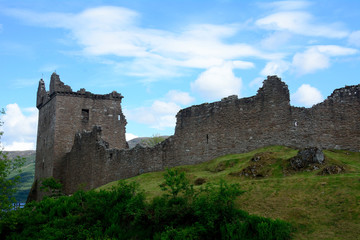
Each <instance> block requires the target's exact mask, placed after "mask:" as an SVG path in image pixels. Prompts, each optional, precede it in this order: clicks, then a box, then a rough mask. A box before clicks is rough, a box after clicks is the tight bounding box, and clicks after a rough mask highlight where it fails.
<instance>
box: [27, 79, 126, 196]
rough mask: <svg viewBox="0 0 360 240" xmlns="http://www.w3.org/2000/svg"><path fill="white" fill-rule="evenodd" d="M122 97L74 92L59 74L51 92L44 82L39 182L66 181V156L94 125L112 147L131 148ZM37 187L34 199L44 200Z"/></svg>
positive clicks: (40, 104) (40, 97) (39, 101)
mask: <svg viewBox="0 0 360 240" xmlns="http://www.w3.org/2000/svg"><path fill="white" fill-rule="evenodd" d="M122 98H123V97H122V96H121V95H120V94H119V93H117V92H112V93H110V94H106V95H97V94H92V93H90V92H87V91H85V89H81V90H80V91H77V92H73V91H72V90H71V88H70V87H69V86H67V85H65V84H64V83H63V82H61V81H60V78H59V76H58V75H57V74H55V73H54V74H52V76H51V81H50V90H49V91H48V92H47V91H46V89H45V84H44V81H43V80H40V82H39V88H38V94H37V107H38V109H39V123H38V139H37V154H36V166H35V182H39V181H38V180H40V179H42V178H48V177H54V178H56V179H59V180H60V181H61V182H64V181H65V179H64V176H65V175H64V174H65V173H64V171H65V167H66V166H65V161H64V156H65V154H66V153H67V152H69V151H70V150H71V148H72V145H73V143H74V137H75V134H76V133H78V132H81V131H89V130H91V129H92V128H93V126H94V125H97V126H101V127H102V129H103V130H102V131H103V134H104V135H103V138H104V140H105V141H107V142H108V144H109V146H110V147H111V148H118V149H125V148H127V143H126V139H125V126H126V119H125V116H124V114H123V113H122V109H121V100H122ZM34 188H36V189H33V190H35V192H34V194H33V195H34V196H33V198H35V199H39V198H42V196H40V195H39V194H38V193H36V192H39V191H38V190H39V189H38V186H37V187H36V186H34ZM36 190H37V191H36Z"/></svg>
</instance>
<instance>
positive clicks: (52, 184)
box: [40, 177, 63, 198]
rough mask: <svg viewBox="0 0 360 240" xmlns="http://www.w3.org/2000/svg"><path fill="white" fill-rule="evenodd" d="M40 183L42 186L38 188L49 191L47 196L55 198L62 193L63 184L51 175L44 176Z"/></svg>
mask: <svg viewBox="0 0 360 240" xmlns="http://www.w3.org/2000/svg"><path fill="white" fill-rule="evenodd" d="M41 184H42V186H41V187H40V189H41V190H42V191H45V192H47V193H49V197H54V198H56V197H60V196H62V195H63V193H62V188H63V185H62V184H61V183H60V182H59V181H58V180H56V179H55V178H53V177H50V178H44V179H42V181H41Z"/></svg>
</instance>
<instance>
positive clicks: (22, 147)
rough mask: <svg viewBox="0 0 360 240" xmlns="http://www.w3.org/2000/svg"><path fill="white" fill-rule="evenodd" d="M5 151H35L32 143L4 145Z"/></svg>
mask: <svg viewBox="0 0 360 240" xmlns="http://www.w3.org/2000/svg"><path fill="white" fill-rule="evenodd" d="M4 150H5V151H25V150H35V143H34V142H16V141H15V142H12V143H11V144H10V145H6V146H5V148H4Z"/></svg>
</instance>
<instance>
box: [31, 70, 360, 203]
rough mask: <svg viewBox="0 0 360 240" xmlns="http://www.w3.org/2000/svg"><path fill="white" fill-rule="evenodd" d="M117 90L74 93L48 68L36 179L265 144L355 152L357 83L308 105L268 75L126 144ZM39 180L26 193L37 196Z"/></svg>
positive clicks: (103, 174) (144, 168) (92, 178)
mask: <svg viewBox="0 0 360 240" xmlns="http://www.w3.org/2000/svg"><path fill="white" fill-rule="evenodd" d="M121 99H122V96H121V95H120V94H118V93H116V92H113V93H111V94H108V95H95V94H92V93H89V92H86V91H85V90H80V91H78V92H73V91H72V90H71V88H70V87H69V86H66V85H64V84H63V83H62V82H61V81H60V79H59V76H58V75H56V74H53V75H52V77H51V83H50V92H46V90H45V87H44V82H43V81H42V80H40V83H39V89H38V100H37V107H38V108H39V110H40V111H39V127H38V140H37V153H36V173H35V184H34V186H35V185H36V183H37V184H39V182H40V180H41V178H44V177H50V176H53V177H54V178H56V179H59V180H60V181H61V182H62V183H63V184H64V191H65V193H66V194H71V193H73V192H75V191H76V190H78V188H79V186H82V187H83V188H84V189H85V190H87V189H92V188H96V187H98V186H101V185H103V184H106V183H108V182H111V181H115V180H119V179H124V178H129V177H133V176H136V175H139V174H142V173H145V172H152V171H160V170H163V169H164V168H165V167H174V166H179V165H187V164H196V163H201V162H205V161H208V160H211V159H213V158H216V157H219V156H223V155H225V154H235V153H242V152H247V151H251V150H254V149H256V148H260V147H265V146H269V145H284V146H289V147H295V148H304V147H309V146H316V147H319V148H326V149H347V150H352V151H360V84H359V85H355V86H347V87H344V88H340V89H336V90H335V91H334V92H333V93H332V94H331V95H330V96H329V97H328V98H327V99H326V100H324V101H323V102H322V103H319V104H317V105H314V106H313V107H312V108H301V107H293V106H291V105H290V98H289V90H288V87H287V85H286V84H285V83H284V82H282V81H281V79H280V78H278V77H277V76H269V77H268V78H267V79H266V80H264V82H263V86H262V87H261V88H260V89H259V90H258V92H257V94H256V95H255V96H252V97H248V98H241V99H238V98H237V96H230V97H227V98H224V99H222V100H221V101H218V102H213V103H204V104H201V105H197V106H192V107H189V108H186V109H182V110H180V111H179V113H178V114H177V116H176V118H177V122H176V128H175V134H174V135H173V136H171V137H169V138H168V139H166V140H165V141H163V142H161V143H159V144H157V145H156V146H154V147H152V148H149V147H141V146H139V145H138V146H136V147H135V148H133V149H127V144H126V141H125V125H126V120H125V116H124V115H123V114H122V111H121V106H120V103H121ZM41 197H42V195H41V194H40V193H39V191H38V186H37V187H33V190H32V192H31V193H30V197H29V198H30V199H41Z"/></svg>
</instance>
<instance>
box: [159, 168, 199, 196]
mask: <svg viewBox="0 0 360 240" xmlns="http://www.w3.org/2000/svg"><path fill="white" fill-rule="evenodd" d="M160 188H161V190H163V191H169V192H170V195H171V196H172V197H173V198H176V197H177V196H178V194H179V193H181V192H182V193H183V194H185V195H186V194H189V193H192V192H193V186H192V185H190V183H189V180H188V179H187V178H186V176H185V173H184V172H179V171H178V170H177V169H166V173H165V174H164V182H163V183H162V184H161V185H160Z"/></svg>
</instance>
